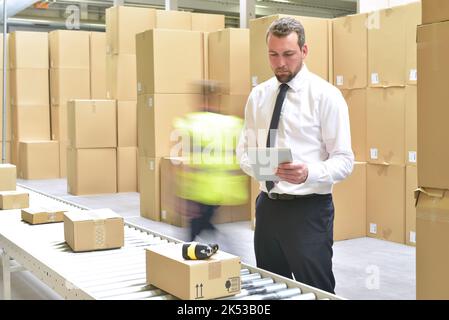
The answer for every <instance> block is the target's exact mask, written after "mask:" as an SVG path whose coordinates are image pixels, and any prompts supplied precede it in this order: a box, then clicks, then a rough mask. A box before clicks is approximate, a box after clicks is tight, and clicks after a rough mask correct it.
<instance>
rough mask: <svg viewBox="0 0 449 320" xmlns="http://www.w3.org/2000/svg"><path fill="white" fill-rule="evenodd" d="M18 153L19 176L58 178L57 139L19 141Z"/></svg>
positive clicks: (25, 177)
mask: <svg viewBox="0 0 449 320" xmlns="http://www.w3.org/2000/svg"><path fill="white" fill-rule="evenodd" d="M19 154H20V158H19V163H20V165H19V170H18V177H19V178H22V179H28V180H31V179H57V178H59V142H58V141H20V143H19Z"/></svg>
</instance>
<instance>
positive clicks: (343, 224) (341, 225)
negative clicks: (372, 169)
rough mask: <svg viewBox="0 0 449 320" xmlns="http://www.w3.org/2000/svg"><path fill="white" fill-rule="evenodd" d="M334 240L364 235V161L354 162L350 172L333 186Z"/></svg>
mask: <svg viewBox="0 0 449 320" xmlns="http://www.w3.org/2000/svg"><path fill="white" fill-rule="evenodd" d="M332 193H333V201H334V207H335V218H334V240H335V241H340V240H346V239H353V238H360V237H366V163H365V162H356V163H354V169H353V171H352V174H351V175H350V176H349V177H348V178H347V179H346V180H344V181H342V182H340V183H337V184H335V185H334V188H333V192H332Z"/></svg>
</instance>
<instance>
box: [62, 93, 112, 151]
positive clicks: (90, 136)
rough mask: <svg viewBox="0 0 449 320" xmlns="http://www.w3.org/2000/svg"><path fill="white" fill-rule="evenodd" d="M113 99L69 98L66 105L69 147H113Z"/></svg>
mask: <svg viewBox="0 0 449 320" xmlns="http://www.w3.org/2000/svg"><path fill="white" fill-rule="evenodd" d="M116 108H117V107H116V101H115V100H71V101H69V103H68V106H67V113H68V134H69V137H68V138H69V146H70V147H71V148H114V147H116V146H117V109H116Z"/></svg>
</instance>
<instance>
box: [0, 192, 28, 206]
mask: <svg viewBox="0 0 449 320" xmlns="http://www.w3.org/2000/svg"><path fill="white" fill-rule="evenodd" d="M29 199H30V197H29V195H28V193H26V192H22V191H1V192H0V209H2V210H9V209H22V208H28V207H29V205H30V204H29V201H30V200H29Z"/></svg>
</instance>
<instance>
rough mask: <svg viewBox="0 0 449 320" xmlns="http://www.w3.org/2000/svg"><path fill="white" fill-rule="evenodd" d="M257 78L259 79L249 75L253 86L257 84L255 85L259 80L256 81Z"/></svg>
mask: <svg viewBox="0 0 449 320" xmlns="http://www.w3.org/2000/svg"><path fill="white" fill-rule="evenodd" d="M258 80H259V79H258V77H257V76H252V77H251V83H252V85H253V87H255V86H257V85H258V84H259V81H258Z"/></svg>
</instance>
